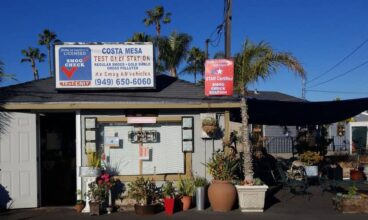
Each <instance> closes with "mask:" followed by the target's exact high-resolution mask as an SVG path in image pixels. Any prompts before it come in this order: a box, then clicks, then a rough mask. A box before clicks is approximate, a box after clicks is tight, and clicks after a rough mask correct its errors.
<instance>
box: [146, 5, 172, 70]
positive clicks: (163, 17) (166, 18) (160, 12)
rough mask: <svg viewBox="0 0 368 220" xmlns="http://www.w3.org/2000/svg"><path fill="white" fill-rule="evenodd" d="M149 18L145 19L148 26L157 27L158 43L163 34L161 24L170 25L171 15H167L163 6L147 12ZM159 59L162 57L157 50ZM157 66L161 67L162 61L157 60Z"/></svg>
mask: <svg viewBox="0 0 368 220" xmlns="http://www.w3.org/2000/svg"><path fill="white" fill-rule="evenodd" d="M146 14H147V17H146V18H145V19H143V22H144V24H145V25H146V26H150V25H155V28H156V41H158V39H159V38H160V34H161V22H162V23H164V24H168V23H170V22H171V18H170V16H171V13H170V12H167V13H166V14H165V9H164V7H163V6H161V5H160V6H156V7H155V8H153V9H150V10H148V11H146ZM157 57H160V49H159V48H157ZM157 64H158V65H160V59H158V60H157Z"/></svg>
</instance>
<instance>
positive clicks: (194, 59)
mask: <svg viewBox="0 0 368 220" xmlns="http://www.w3.org/2000/svg"><path fill="white" fill-rule="evenodd" d="M205 61H206V58H205V53H204V51H202V50H200V49H199V48H198V47H192V49H190V50H189V52H188V57H187V63H188V65H187V66H186V67H184V70H183V71H182V72H184V73H192V74H193V75H194V83H197V72H200V73H201V74H202V78H203V72H204V62H205Z"/></svg>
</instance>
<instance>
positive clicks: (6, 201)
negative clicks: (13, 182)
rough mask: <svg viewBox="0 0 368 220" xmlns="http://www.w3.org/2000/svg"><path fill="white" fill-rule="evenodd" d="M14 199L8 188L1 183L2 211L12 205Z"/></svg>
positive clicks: (0, 206)
mask: <svg viewBox="0 0 368 220" xmlns="http://www.w3.org/2000/svg"><path fill="white" fill-rule="evenodd" d="M11 203H12V199H11V198H10V195H9V192H8V191H7V190H6V188H5V187H4V186H3V185H1V184H0V212H1V211H4V210H6V209H8V208H9V207H10V206H11Z"/></svg>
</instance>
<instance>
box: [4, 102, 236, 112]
mask: <svg viewBox="0 0 368 220" xmlns="http://www.w3.org/2000/svg"><path fill="white" fill-rule="evenodd" d="M1 107H2V108H3V109H4V110H77V109H213V108H240V103H239V102H222V103H126V102H112V103H109V102H103V103H102V102H47V103H35V102H31V103H6V104H4V105H2V106H1Z"/></svg>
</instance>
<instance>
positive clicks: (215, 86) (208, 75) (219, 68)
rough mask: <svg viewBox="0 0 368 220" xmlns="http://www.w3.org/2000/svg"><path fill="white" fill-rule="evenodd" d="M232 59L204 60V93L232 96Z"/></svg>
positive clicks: (207, 94)
mask: <svg viewBox="0 0 368 220" xmlns="http://www.w3.org/2000/svg"><path fill="white" fill-rule="evenodd" d="M233 81H234V61H232V60H227V59H213V60H206V63H205V95H206V96H232V95H233V84H234V82H233Z"/></svg>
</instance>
